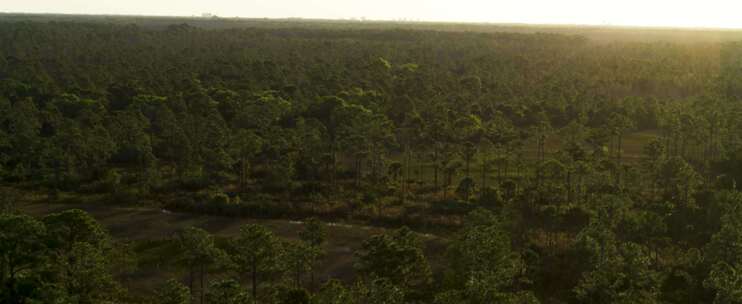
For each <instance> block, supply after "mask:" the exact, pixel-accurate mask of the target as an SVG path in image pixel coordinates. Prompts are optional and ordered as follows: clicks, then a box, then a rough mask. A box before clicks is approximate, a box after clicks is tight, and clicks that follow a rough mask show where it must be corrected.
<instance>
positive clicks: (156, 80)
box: [0, 22, 742, 303]
mask: <svg viewBox="0 0 742 304" xmlns="http://www.w3.org/2000/svg"><path fill="white" fill-rule="evenodd" d="M0 42H2V43H0V176H1V177H2V180H3V181H4V182H5V183H8V184H11V185H17V186H19V187H23V186H25V187H32V188H35V189H43V190H45V191H47V192H48V194H49V200H50V201H69V200H72V201H75V200H78V199H80V197H84V196H87V195H91V196H94V197H96V198H97V199H98V200H100V201H106V202H110V203H142V202H145V203H149V204H155V205H165V206H166V207H168V208H172V209H178V210H190V211H194V212H206V213H217V214H228V215H243V216H253V217H255V216H267V217H296V218H304V217H307V216H317V217H320V218H333V219H351V220H362V221H366V222H369V223H378V224H384V225H390V226H403V225H406V226H410V227H413V228H414V229H421V230H435V231H439V232H441V233H443V234H453V233H455V231H457V230H459V229H463V230H462V231H469V230H470V229H469V228H467V225H468V224H469V223H470V222H472V220H471V219H467V218H466V215H467V214H469V213H470V212H472V211H473V210H475V209H477V208H485V209H488V210H489V211H488V212H491V213H492V214H495V217H501V218H507V221H505V223H506V224H503V225H500V226H499V227H500V228H497V229H501V230H497V231H505V232H503V235H504V237H507V242H506V241H503V240H498V241H497V244H500V245H501V244H504V243H510V246H509V247H508V246H505V247H507V248H501V247H502V246H500V245H497V246H499V247H497V248H498V249H492V252H481V255H480V256H478V257H477V258H476V259H477V260H476V261H475V262H472V261H464V262H461V263H463V264H465V265H463V266H461V267H465V268H464V269H467V268H466V267H472V268H469V270H467V271H469V272H471V273H468V274H467V275H466V276H459V277H453V278H455V279H451V281H452V282H451V284H454V285H448V286H449V287H451V286H455V284H469V283H471V284H473V285H472V286H468V285H467V286H456V289H453V287H451V288H452V289H451V290H459V291H460V293H456V292H452V293H450V295H448V296H450V299H451V301H454V299H458V300H457V301H459V300H460V301H468V302H467V303H491V302H492V301H494V300H493V299H495V298H492V297H495V296H498V297H499V293H500V292H509V293H516V294H517V293H518V292H520V291H525V290H530V291H532V292H533V293H532V294H533V295H534V296H535V297H536V298H538V299H539V300H541V301H544V302H547V303H559V302H574V303H591V302H598V303H604V302H605V303H612V302H622V301H623V302H644V303H654V302H652V301H655V302H673V303H676V302H681V301H683V300H682V299H686V300H687V301H690V302H694V303H700V302H712V301H713V299H714V298H717V299H719V300H718V301H721V302H719V303H727V302H724V301H727V300H723V299H737V300H734V301H739V300H738V299H739V294H738V293H735V292H733V291H734V290H739V288H736V287H734V286H737V287H738V285H735V284H739V282H742V279H739V273H742V271H741V270H740V268H739V265H738V263H739V260H736V259H734V258H731V256H730V258H729V259H726V260H725V259H719V258H718V257H715V256H714V255H713V254H711V253H708V250H707V248H710V247H709V246H716V245H712V244H715V243H714V242H718V241H717V240H716V239H717V238H719V237H716V238H713V237H712V236H714V235H718V234H719V233H723V234H724V236H722V237H724V238H729V240H734V239H735V238H736V237H738V236H736V234H733V233H732V232H729V231H726V230H730V231H737V230H734V229H736V228H734V227H736V226H735V225H736V224H734V223H733V222H735V219H736V218H735V217H733V215H735V214H736V213H734V212H736V211H735V210H737V209H738V208H737V207H735V206H736V205H737V204H738V203H737V202H738V201H737V199H736V198H734V199H732V198H729V199H727V198H725V197H728V196H731V197H734V196H735V195H736V194H735V193H736V192H734V191H735V189H736V181H737V180H738V179H739V177H740V176H741V173H742V170H740V168H741V167H740V165H741V164H740V161H739V152H740V147H741V146H740V144H742V140H741V138H740V134H742V132H740V131H742V130H741V129H740V127H742V124H740V122H742V120H740V117H741V116H740V115H738V114H739V113H740V107H739V99H740V98H742V95H741V94H742V87H741V86H740V84H742V82H740V81H739V80H740V79H742V73H741V72H740V71H742V69H740V65H742V62H740V61H739V60H738V59H737V58H740V57H739V56H737V55H738V54H740V53H742V52H740V50H742V48H740V47H739V45H738V44H735V43H725V44H717V43H697V44H670V43H631V42H616V43H609V44H606V43H599V44H598V43H594V42H592V41H590V40H587V39H585V38H583V37H578V36H564V35H554V34H514V33H493V34H483V33H447V32H438V31H411V30H325V29H265V28H263V29H258V28H254V29H230V30H204V29H199V28H194V27H191V26H188V25H172V26H170V27H168V28H166V29H162V30H153V29H148V28H140V27H139V26H136V25H127V26H123V25H111V24H85V23H71V22H70V23H65V22H57V23H30V22H21V23H7V24H3V26H2V27H0ZM637 134H638V135H637ZM630 136H634V137H636V136H640V137H641V138H643V139H642V140H641V142H638V143H637V142H636V140H634V141H632V142H627V140H628V138H629V137H630ZM628 145H631V146H632V149H634V150H641V151H643V152H641V153H635V154H631V155H627V153H625V151H626V150H628V148H629V147H627V146H628ZM724 191H732V192H724ZM730 193H731V194H730ZM725 227H726V228H725ZM480 228H481V229H482V230H480ZM471 229H474V230H473V232H472V233H476V234H475V235H474V236H470V238H472V239H471V241H472V242H474V243H471V244H469V245H466V246H471V247H470V248H469V249H467V250H480V249H481V250H485V249H484V248H479V247H480V246H475V245H474V244H475V243H477V244H478V243H479V242H480V241H481V242H485V241H484V240H478V239H476V237H485V236H487V237H489V236H491V235H493V234H496V233H494V232H493V231H489V230H487V229H490V228H487V227H484V228H483V227H479V228H471ZM492 229H494V228H492ZM725 229H726V230H725ZM730 233H732V234H730ZM734 233H737V232H734ZM389 237H390V238H393V237H392V236H389ZM737 240H738V239H737ZM406 242H407V241H405V243H406ZM486 242H490V241H489V240H487V241H486ZM492 242H495V241H492ZM730 242H732V243H733V242H734V241H730ZM730 244H731V243H730ZM462 246H463V245H462ZM481 246H483V245H481ZM493 246H495V245H493ZM720 246H721V245H720ZM392 247H394V246H392ZM583 247H584V248H583ZM500 250H504V251H505V252H506V253H508V254H506V255H507V256H510V255H511V254H510V253H512V252H516V253H518V254H519V256H520V259H521V260H522V263H524V264H525V265H528V267H531V268H530V270H523V268H521V271H525V274H524V273H522V272H521V273H520V274H519V275H520V277H518V278H524V276H525V277H526V278H527V279H522V280H518V281H517V284H516V283H514V281H513V278H514V276H511V275H510V274H509V273H500V274H497V275H494V274H492V272H495V273H497V272H498V271H504V270H503V268H502V267H500V266H497V265H500V264H497V263H500V262H502V261H500V260H497V259H496V258H495V257H496V256H498V255H494V254H496V253H497V254H499V252H500ZM584 250H588V251H590V252H592V253H591V254H595V256H593V255H591V254H588V253H585V252H584ZM588 257H589V259H588ZM493 259H494V260H493ZM586 259H587V260H589V261H590V263H585V261H586ZM692 259H700V260H692ZM507 261H508V263H511V264H517V263H520V262H517V263H516V262H513V261H511V260H507ZM515 261H520V260H518V259H515ZM387 262H389V263H392V262H393V261H387ZM452 262H453V260H452ZM691 262H693V263H691ZM722 262H723V263H722ZM489 263H495V264H494V265H495V266H492V267H493V268H492V269H495V270H486V269H485V270H480V269H479V268H477V267H478V266H482V267H489V266H487V265H492V264H489ZM503 263H504V262H503ZM694 263H695V264H694ZM735 263H737V264H735ZM689 265H694V266H689ZM475 266H477V267H475ZM712 266H713V267H712ZM390 267H391V266H390ZM395 267H396V266H395ZM688 267H695V268H692V269H690V268H688ZM379 269H384V268H379ZM639 270H641V271H639ZM390 271H392V270H390ZM404 271H409V272H415V273H416V274H417V273H419V271H418V270H414V271H413V270H411V269H405V270H404ZM480 271H481V272H482V273H480ZM393 272H397V270H393ZM473 273H475V274H473ZM480 274H481V277H480V276H479V275H480ZM459 275H461V274H459ZM722 275H723V276H724V277H719V276H722ZM615 276H620V277H615ZM464 278H468V279H464ZM711 278H722V279H718V280H719V281H713V280H717V279H711ZM497 280H503V281H502V282H500V281H497ZM725 280H726V281H725ZM712 281H713V282H712ZM467 282H469V283H467ZM505 282H508V283H507V284H506V283H505ZM714 282H715V283H714ZM387 283H389V282H387ZM391 283H394V284H396V285H400V284H401V286H402V287H404V288H407V287H409V286H406V285H405V284H407V282H404V284H403V283H402V282H400V281H393V282H391ZM369 288H371V287H369ZM466 288H474V291H471V293H468V291H466V290H467V289H466ZM477 288H485V289H486V290H489V289H487V288H494V289H493V290H498V291H497V292H496V293H492V292H489V291H488V292H485V293H484V295H481V296H482V298H477V297H479V295H478V294H477V293H476V290H479V289H477ZM383 289H385V290H387V289H388V288H383ZM413 289H415V290H418V291H419V290H420V289H417V288H413ZM422 290H425V289H422ZM445 290H448V289H445V288H443V289H438V290H436V291H445ZM462 290H463V291H462ZM421 293H422V294H425V296H427V297H428V298H425V297H422V298H407V296H408V295H405V299H406V301H413V302H414V301H422V302H425V301H430V299H431V298H430V297H432V296H434V295H436V294H437V292H427V291H422V292H421ZM448 296H447V297H448ZM724 297H726V298H724ZM735 297H736V298H735ZM421 299H423V300H421ZM477 299H479V300H477ZM728 301H732V302H734V301H733V300H728ZM456 303H459V302H456ZM462 303H463V302H462Z"/></svg>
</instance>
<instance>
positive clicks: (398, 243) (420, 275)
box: [355, 227, 431, 291]
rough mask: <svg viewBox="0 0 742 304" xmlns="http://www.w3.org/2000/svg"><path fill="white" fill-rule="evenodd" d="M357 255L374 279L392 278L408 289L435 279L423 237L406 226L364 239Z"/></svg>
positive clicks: (364, 271)
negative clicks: (424, 252)
mask: <svg viewBox="0 0 742 304" xmlns="http://www.w3.org/2000/svg"><path fill="white" fill-rule="evenodd" d="M356 257H357V259H358V260H357V264H356V265H355V267H356V269H358V271H359V273H361V274H362V275H363V276H365V277H367V278H369V279H371V280H373V279H376V278H380V279H384V280H388V282H389V283H391V284H394V285H396V286H400V287H401V288H403V289H404V290H406V291H407V290H413V289H415V288H422V287H425V286H427V285H428V284H429V283H430V282H431V270H430V266H429V265H428V262H427V260H426V259H425V256H424V255H423V253H422V248H421V243H420V239H419V238H418V237H417V236H416V235H415V233H414V232H412V231H411V230H410V229H408V228H406V227H403V228H400V229H397V230H394V231H390V232H387V233H384V234H380V235H375V236H372V237H371V238H370V239H368V240H366V241H364V242H363V244H362V245H361V248H360V249H359V250H358V251H357V252H356Z"/></svg>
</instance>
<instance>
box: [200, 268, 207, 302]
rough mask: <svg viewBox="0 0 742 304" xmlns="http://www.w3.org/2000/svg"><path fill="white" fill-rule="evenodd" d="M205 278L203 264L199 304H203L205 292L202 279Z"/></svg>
mask: <svg viewBox="0 0 742 304" xmlns="http://www.w3.org/2000/svg"><path fill="white" fill-rule="evenodd" d="M205 277H206V271H204V264H201V289H200V291H201V304H204V298H205V297H206V290H205V288H204V278H205Z"/></svg>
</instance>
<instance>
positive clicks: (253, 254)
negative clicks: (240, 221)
mask: <svg viewBox="0 0 742 304" xmlns="http://www.w3.org/2000/svg"><path fill="white" fill-rule="evenodd" d="M279 253H280V246H279V243H278V240H277V239H276V237H275V236H274V235H273V233H272V232H270V231H269V230H268V229H266V228H265V227H263V226H259V225H254V224H250V225H245V226H242V227H240V232H239V234H238V235H237V237H235V238H234V239H232V241H231V244H230V254H231V259H232V262H233V263H234V264H235V266H236V269H237V273H238V274H239V275H240V276H244V277H249V278H250V280H251V282H252V297H253V298H257V288H258V285H259V280H263V279H265V277H266V276H268V275H270V274H271V273H272V272H274V271H275V270H276V268H277V267H278V256H279Z"/></svg>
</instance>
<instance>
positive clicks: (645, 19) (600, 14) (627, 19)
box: [0, 0, 742, 28]
mask: <svg viewBox="0 0 742 304" xmlns="http://www.w3.org/2000/svg"><path fill="white" fill-rule="evenodd" d="M741 9H742V0H512V1H511V0H236V1H235V0H232V1H227V0H125V1H120V0H0V12H35V13H81V14H144V15H185V16H190V15H200V14H201V13H213V14H215V15H219V16H222V17H235V16H240V17H269V18H283V17H304V18H332V19H345V18H360V17H365V18H368V19H383V20H389V19H407V20H427V21H469V22H518V23H560V24H612V25H650V26H702V27H730V28H742V17H741V14H740V13H741Z"/></svg>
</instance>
